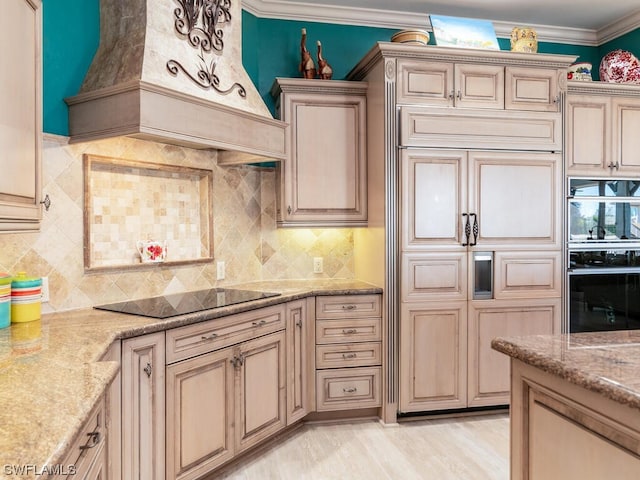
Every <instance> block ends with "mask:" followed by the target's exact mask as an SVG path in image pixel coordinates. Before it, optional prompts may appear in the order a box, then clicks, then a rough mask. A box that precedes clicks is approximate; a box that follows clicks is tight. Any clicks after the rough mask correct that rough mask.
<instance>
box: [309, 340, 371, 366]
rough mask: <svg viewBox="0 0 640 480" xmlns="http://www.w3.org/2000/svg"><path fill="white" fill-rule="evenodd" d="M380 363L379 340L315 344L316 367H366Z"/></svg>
mask: <svg viewBox="0 0 640 480" xmlns="http://www.w3.org/2000/svg"><path fill="white" fill-rule="evenodd" d="M381 363H382V346H381V344H380V342H363V343H345V344H338V345H317V346H316V368H342V367H367V366H371V365H380V364H381Z"/></svg>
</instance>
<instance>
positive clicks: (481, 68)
mask: <svg viewBox="0 0 640 480" xmlns="http://www.w3.org/2000/svg"><path fill="white" fill-rule="evenodd" d="M455 78H456V87H455V88H456V93H455V97H456V98H455V104H456V107H466V108H493V109H502V108H504V67H502V66H500V65H497V66H496V65H465V64H461V65H456V66H455Z"/></svg>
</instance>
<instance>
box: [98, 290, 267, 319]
mask: <svg viewBox="0 0 640 480" xmlns="http://www.w3.org/2000/svg"><path fill="white" fill-rule="evenodd" d="M278 295H280V294H279V293H273V292H256V291H253V290H236V289H233V288H211V289H208V290H198V291H196V292H185V293H174V294H171V295H162V296H159V297H151V298H142V299H140V300H128V301H126V302H119V303H110V304H108V305H97V306H95V307H93V308H97V309H98V310H109V311H112V312H119V313H129V314H131V315H141V316H143V317H153V318H169V317H174V316H176V315H184V314H186V313H194V312H199V311H201V310H209V309H211V308H219V307H226V306H228V305H234V304H236V303H242V302H250V301H251V300H259V299H261V298H269V297H277V296H278Z"/></svg>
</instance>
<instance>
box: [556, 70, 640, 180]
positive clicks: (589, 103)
mask: <svg viewBox="0 0 640 480" xmlns="http://www.w3.org/2000/svg"><path fill="white" fill-rule="evenodd" d="M639 131H640V89H639V88H638V86H637V85H619V84H610V83H600V82H592V83H590V82H586V83H580V84H577V83H575V84H572V83H571V82H570V83H569V87H568V93H567V107H566V131H565V136H566V159H567V160H566V161H567V173H568V174H569V175H599V176H602V175H606V176H609V175H612V176H634V177H636V176H638V175H640V157H638V151H640V136H639V135H638V132H639Z"/></svg>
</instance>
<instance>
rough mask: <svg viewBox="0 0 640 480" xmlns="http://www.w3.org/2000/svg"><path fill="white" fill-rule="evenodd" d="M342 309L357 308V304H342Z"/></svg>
mask: <svg viewBox="0 0 640 480" xmlns="http://www.w3.org/2000/svg"><path fill="white" fill-rule="evenodd" d="M342 309H343V310H355V309H356V306H355V305H342Z"/></svg>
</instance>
